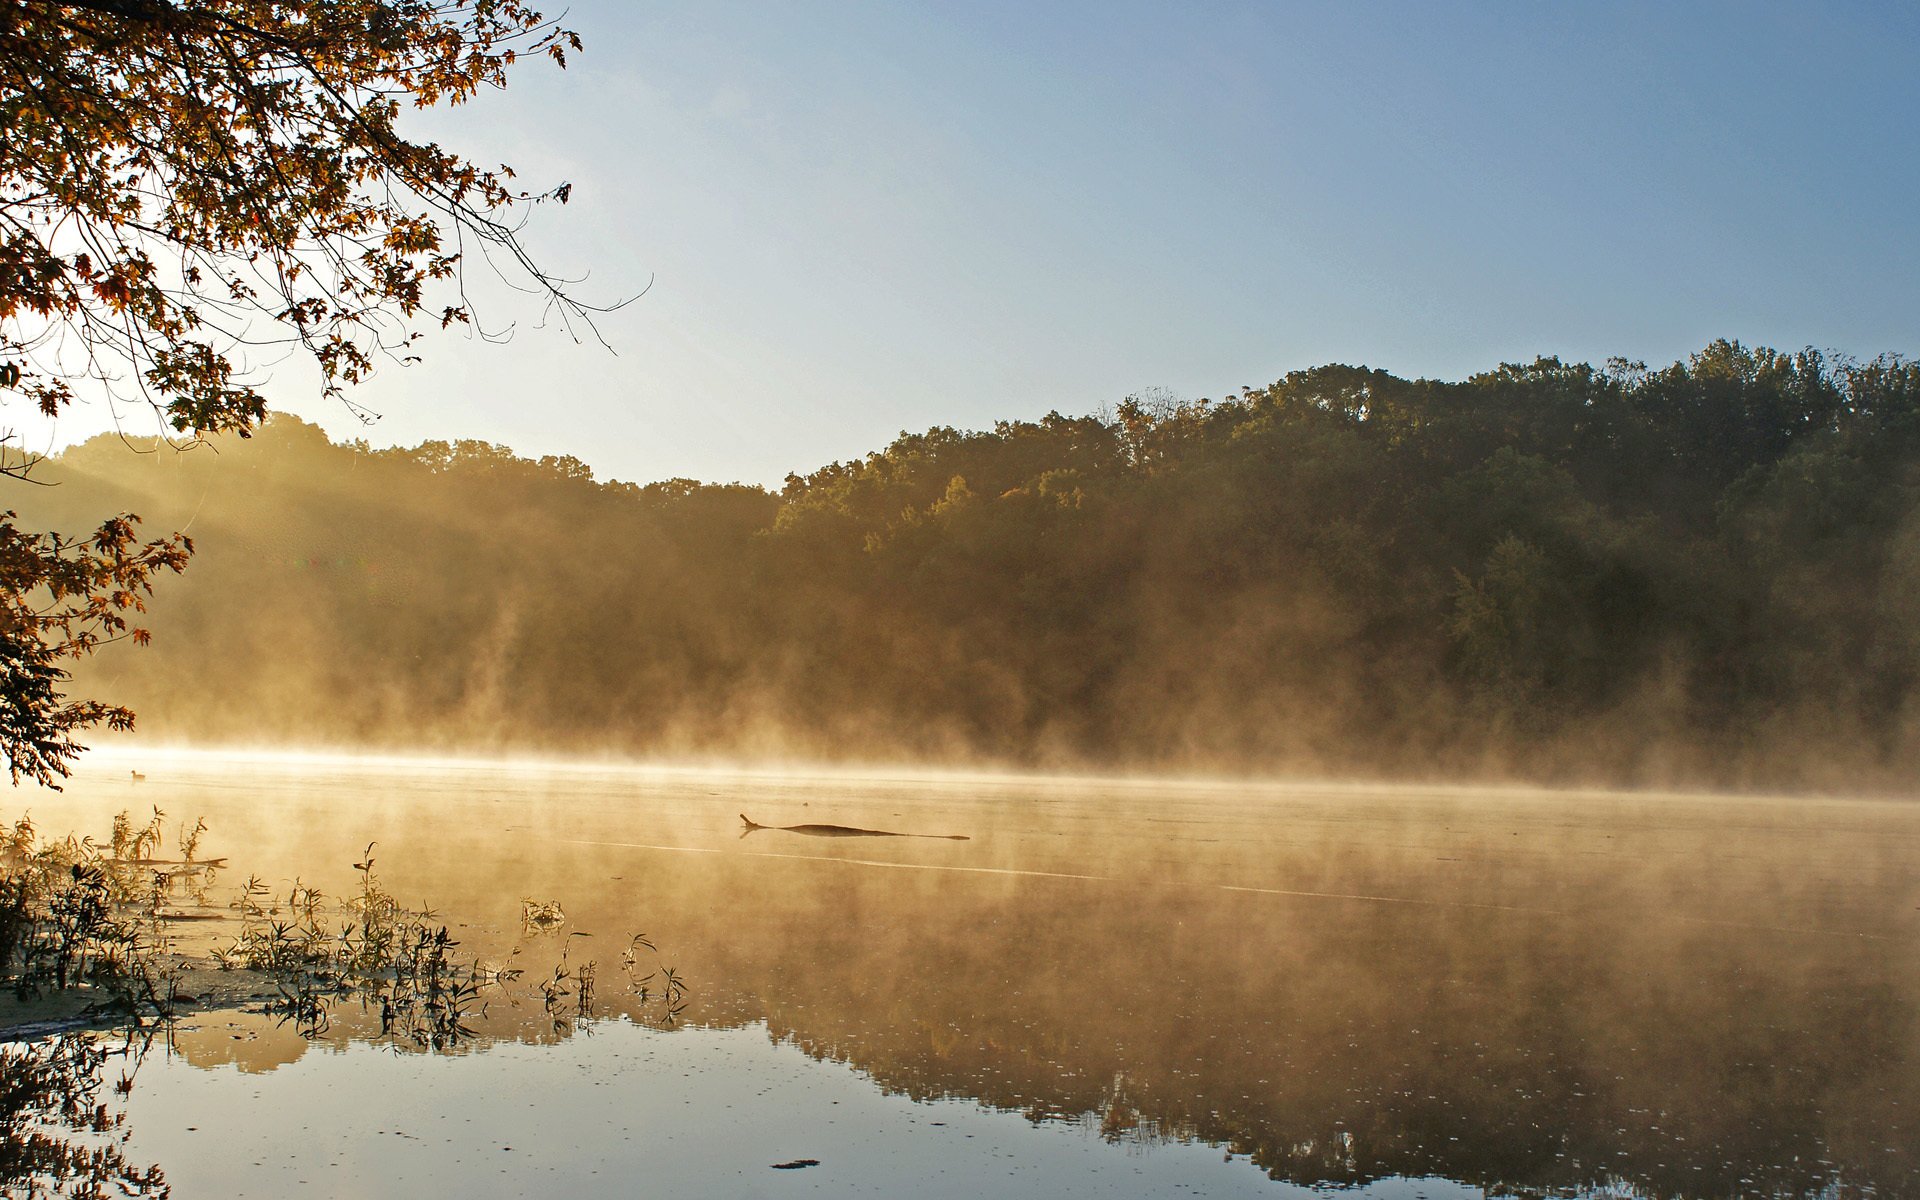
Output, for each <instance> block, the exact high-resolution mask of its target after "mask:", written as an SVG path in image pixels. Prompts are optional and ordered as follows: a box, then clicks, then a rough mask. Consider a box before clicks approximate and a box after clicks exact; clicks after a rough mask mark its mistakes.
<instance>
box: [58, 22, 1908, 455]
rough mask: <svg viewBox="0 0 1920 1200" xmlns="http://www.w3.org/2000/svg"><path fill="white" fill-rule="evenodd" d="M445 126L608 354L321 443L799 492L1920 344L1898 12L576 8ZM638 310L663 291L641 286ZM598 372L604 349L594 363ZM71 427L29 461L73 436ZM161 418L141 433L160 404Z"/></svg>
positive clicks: (538, 364) (479, 388)
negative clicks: (1156, 396) (1271, 418)
mask: <svg viewBox="0 0 1920 1200" xmlns="http://www.w3.org/2000/svg"><path fill="white" fill-rule="evenodd" d="M565 23H566V24H567V25H569V26H571V27H572V28H574V29H575V30H577V31H578V32H579V33H580V34H581V36H582V38H583V39H584V40H585V43H586V49H585V52H584V53H583V54H581V55H579V56H578V57H577V58H576V59H575V60H574V62H573V64H572V65H571V66H570V68H569V69H568V70H566V71H564V72H562V71H558V70H555V69H552V68H550V67H549V66H547V65H545V64H542V63H535V62H524V63H522V64H520V65H519V66H518V67H517V68H516V70H515V72H514V73H513V76H512V78H511V81H510V85H509V87H508V88H507V89H506V90H505V91H504V92H502V93H499V94H495V95H489V96H487V97H484V98H483V99H482V100H480V101H479V102H476V103H474V104H470V105H467V106H464V107H462V108H459V109H456V110H450V111H435V112H431V113H428V114H424V115H423V116H422V117H421V118H420V125H419V126H418V128H419V129H420V130H421V131H422V132H424V133H426V134H429V135H431V136H432V137H434V138H435V139H437V140H440V141H441V142H442V143H443V144H445V145H447V146H448V147H450V148H454V149H458V150H461V151H464V152H466V153H468V154H469V155H470V156H471V157H472V158H474V159H476V160H478V161H481V162H486V163H492V162H506V163H510V164H512V165H513V166H514V168H515V169H516V170H517V171H518V172H519V174H520V178H521V180H522V182H523V183H525V184H526V185H528V186H529V187H534V188H545V187H548V186H551V185H553V184H557V183H560V182H562V181H566V182H570V183H571V184H572V185H573V189H572V198H571V202H570V203H569V204H568V205H567V206H566V207H564V208H562V207H558V206H544V207H542V208H540V209H539V210H538V211H537V212H535V213H534V214H533V220H532V223H531V224H530V226H529V227H528V229H527V232H526V235H525V239H526V242H527V244H528V245H529V247H530V248H531V250H532V251H533V253H534V254H535V256H536V257H537V258H538V259H539V260H540V261H541V262H542V263H543V265H545V266H547V267H548V268H549V269H551V270H552V271H553V272H555V273H557V274H560V275H565V276H569V277H575V276H584V279H583V280H582V282H580V283H579V284H578V285H577V286H576V287H575V289H574V291H575V293H576V294H577V295H579V296H580V297H582V298H584V299H586V300H589V301H601V302H612V301H617V300H621V299H625V298H628V297H634V296H636V295H638V298H637V299H633V300H632V302H631V303H629V304H627V305H626V306H625V307H623V308H621V309H619V310H618V311H617V312H614V313H610V314H607V315H606V316H604V317H603V318H601V319H600V321H599V323H598V329H599V334H600V336H601V337H602V338H604V340H605V341H606V343H607V344H608V345H607V347H603V346H601V345H599V344H598V343H597V342H595V341H593V340H591V339H589V340H587V341H586V342H585V343H584V344H576V343H575V342H574V341H573V340H571V339H570V338H569V337H568V336H567V335H566V334H565V332H564V331H562V330H560V329H557V328H553V327H546V328H542V327H540V322H539V317H540V312H539V309H538V307H537V305H535V304H534V303H533V302H532V301H531V300H530V299H529V298H527V297H523V296H519V295H516V294H513V293H512V292H510V291H508V290H506V289H504V288H484V289H482V291H481V293H480V301H481V312H480V315H481V317H482V319H483V320H484V321H486V322H488V323H490V324H492V325H505V324H508V323H512V324H514V325H515V332H514V336H513V338H512V339H511V340H510V341H509V342H507V343H506V344H505V345H493V344H489V343H487V342H485V341H482V340H479V339H474V338H471V337H466V336H462V335H459V334H434V335H431V336H429V337H428V338H427V339H426V340H425V342H424V343H423V347H422V354H423V358H424V361H423V362H421V363H420V364H418V365H415V366H411V367H407V368H404V369H402V368H398V367H394V368H390V369H387V370H385V371H384V372H383V373H382V374H381V375H380V376H378V377H377V378H376V379H375V381H374V382H373V383H371V384H369V385H367V386H365V387H362V388H361V389H359V390H358V391H357V392H356V393H355V399H356V401H357V402H358V403H359V404H361V405H363V406H365V407H366V408H369V409H371V410H373V411H375V412H377V413H379V414H380V419H379V420H378V421H377V422H375V423H374V424H372V425H370V426H361V425H360V424H359V423H357V422H356V420H355V419H354V418H353V416H352V414H351V413H350V412H349V411H348V410H347V409H346V408H345V407H344V406H342V405H340V404H338V403H337V402H332V401H328V400H325V399H324V398H322V397H320V396H319V395H318V391H319V389H318V378H317V372H316V371H314V370H313V369H312V368H311V367H310V366H303V365H302V364H300V363H298V362H297V361H289V362H287V363H284V364H281V366H280V367H279V368H277V370H276V372H275V374H274V377H273V379H272V382H271V384H270V385H269V387H268V389H267V390H268V395H269V397H270V398H271V400H272V402H273V403H274V404H275V405H277V406H278V407H280V408H282V409H285V410H287V411H291V412H294V413H297V414H299V415H301V416H303V417H306V418H308V419H310V420H315V421H317V422H319V423H320V424H322V425H323V426H325V427H326V428H327V429H328V430H329V431H330V432H331V433H333V434H334V435H335V436H336V437H341V438H347V437H364V438H366V439H368V440H369V441H371V442H373V443H375V444H402V445H411V444H415V443H417V442H420V441H422V440H425V439H429V438H445V439H455V438H479V439H482V440H486V441H490V442H497V443H501V444H504V445H507V446H509V447H511V448H512V449H514V450H515V451H517V452H519V453H521V454H525V455H530V456H540V455H546V454H570V455H573V456H575V457H577V458H580V459H583V460H585V461H586V462H587V463H588V464H590V465H591V466H592V467H593V468H594V469H595V470H596V472H597V473H598V474H599V475H600V477H602V478H615V479H628V480H634V481H640V482H645V481H650V480H654V479H661V478H668V477H675V476H686V477H693V478H698V479H706V480H714V481H731V480H742V481H746V482H753V483H766V484H777V483H778V482H779V481H780V479H781V478H782V477H783V476H785V475H786V474H787V473H788V472H789V471H799V472H802V473H805V472H807V471H811V470H814V469H816V468H818V467H820V466H822V465H824V464H826V463H828V462H831V461H836V460H844V459H849V458H857V457H859V456H861V455H863V454H865V453H867V452H869V451H872V450H876V449H879V448H881V447H883V446H885V445H886V444H887V443H888V442H889V441H891V440H892V439H893V438H894V437H895V436H897V435H898V434H899V433H901V432H902V431H921V430H925V429H927V428H929V427H931V426H935V425H952V426H957V427H961V428H980V427H986V426H990V425H991V424H992V423H993V422H994V421H996V420H1000V419H1010V418H1034V417H1038V416H1041V415H1043V414H1045V413H1046V412H1048V411H1049V410H1058V411H1061V412H1065V413H1070V414H1076V413H1087V412H1092V411H1096V410H1099V409H1100V408H1102V407H1103V406H1111V405H1112V404H1114V403H1115V402H1117V401H1119V400H1120V399H1122V398H1124V397H1125V396H1127V395H1129V394H1131V393H1137V392H1142V391H1146V390H1149V389H1166V390H1170V391H1172V392H1173V393H1176V394H1178V395H1180V396H1183V397H1189V398H1191V397H1198V396H1219V395H1222V394H1224V393H1226V392H1228V391H1232V390H1235V389H1238V388H1240V387H1242V386H1246V385H1255V386H1257V385H1262V384H1265V383H1269V382H1272V381H1273V380H1275V379H1277V378H1279V377H1280V376H1281V375H1283V374H1284V373H1285V372H1287V371H1289V370H1295V369H1300V368H1305V367H1310V366H1315V365H1319V364H1322V363H1329V362H1345V363H1354V364H1365V365H1368V366H1373V367H1380V368H1385V369H1387V370H1390V371H1393V372H1396V373H1398V374H1402V375H1407V376H1427V377H1434V378H1445V379H1458V378H1462V377H1464V376H1466V375H1469V374H1471V373H1473V372H1476V371H1480V370H1485V369H1489V368H1491V367H1493V366H1495V365H1497V364H1498V363H1500V362H1503V361H1530V360H1531V359H1533V358H1534V357H1535V356H1538V355H1558V356H1560V357H1562V358H1563V359H1576V360H1585V361H1591V362H1596V363H1597V362H1600V361H1602V360H1604V359H1606V358H1608V357H1611V356H1615V355H1619V356H1624V357H1627V358H1634V359H1641V360H1644V361H1647V362H1650V363H1653V364H1655V365H1659V364H1662V363H1666V362H1671V361H1674V360H1675V359H1678V358H1681V357H1684V356H1685V355H1686V354H1688V353H1689V352H1691V351H1694V350H1697V349H1699V348H1700V347H1701V346H1703V345H1704V344H1705V343H1706V342H1707V341H1709V340H1711V339H1713V338H1716V337H1731V338H1737V339H1739V340H1741V341H1744V342H1747V343H1748V344H1760V345H1770V346H1774V347H1776V348H1780V349H1798V348H1801V347H1803V346H1814V347H1817V348H1821V349H1827V350H1833V351H1838V352H1841V353H1845V354H1852V355H1856V356H1860V357H1871V356H1872V355H1875V354H1878V353H1881V352H1887V351H1892V352H1897V353H1901V354H1905V355H1908V356H1914V355H1920V219H1917V218H1916V213H1920V202H1917V200H1916V198H1920V154H1917V153H1916V152H1915V148H1916V147H1917V146H1920V68H1916V66H1915V64H1916V63H1920V7H1917V6H1914V5H1912V4H1909V3H1899V4H1895V3H1886V4H1868V3H1848V2H1846V0H1829V2H1825V3H1820V4H1802V5H1788V4H1768V3H1760V2H1754V3H1710V2H1701V3H1692V2H1690V3H1686V4H1671V3H1644V4H1642V3H1610V4H1584V3H1566V4H1539V3H1537V2H1516V3H1450V4H1446V5H1434V4H1420V3H1370V2H1366V0H1339V2H1337V3H1331V2H1330V3H1281V2H1269V3H1227V2H1205V0H1202V2H1195V3H1184V4H1135V3H1127V2H1125V0H1101V2H1099V3H1080V2H1078V0H1049V2H1048V3H1044V4H1034V3H1031V2H1017V3H1016V2H1006V3H1000V2H991V3H908V2H897V3H871V4H868V3H843V2H839V0H806V2H805V3H790V4H782V3H772V2H767V3H734V2H731V0H700V2H699V3H687V2H684V0H683V2H681V3H659V2H646V3H640V2H627V0H576V3H574V4H573V5H572V6H571V8H570V9H569V10H568V11H567V14H566V17H565ZM642 292H644V294H639V293H642ZM608 347H610V348H608ZM104 423H105V414H102V413H100V412H97V411H91V410H88V411H77V412H75V413H73V414H71V415H69V416H67V417H64V418H62V420H61V422H60V424H59V426H58V427H57V428H55V429H52V430H34V429H32V428H31V427H30V428H29V429H28V430H27V437H28V441H29V444H34V442H35V441H36V439H37V442H38V445H39V446H40V447H46V446H53V445H58V444H60V443H62V442H65V441H70V440H74V439H77V438H79V437H84V436H88V435H90V434H92V433H94V432H96V431H97V430H98V429H99V428H101V427H102V425H103V424H104ZM125 428H126V429H127V431H128V432H131V433H144V432H151V431H152V426H151V422H150V421H148V422H147V423H146V424H144V425H143V424H142V422H141V421H140V420H139V419H135V418H131V417H129V418H128V419H127V420H126V424H125Z"/></svg>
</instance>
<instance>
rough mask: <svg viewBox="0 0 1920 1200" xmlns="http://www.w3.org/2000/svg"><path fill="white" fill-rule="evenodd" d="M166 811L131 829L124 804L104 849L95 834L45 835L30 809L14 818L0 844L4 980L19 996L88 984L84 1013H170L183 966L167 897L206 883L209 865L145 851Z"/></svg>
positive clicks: (0, 973) (0, 970)
mask: <svg viewBox="0 0 1920 1200" xmlns="http://www.w3.org/2000/svg"><path fill="white" fill-rule="evenodd" d="M163 816H164V814H162V813H161V812H160V811H159V810H158V809H155V810H154V817H153V820H152V821H151V822H150V823H149V824H148V825H147V826H146V827H145V828H144V829H142V830H141V831H139V832H137V833H136V832H135V831H134V830H133V825H132V820H131V819H130V817H129V816H128V814H127V813H125V812H122V813H120V814H119V815H118V816H116V817H115V818H114V823H113V832H112V835H111V838H110V842H109V845H110V847H111V849H110V850H109V852H107V853H102V852H101V851H100V849H99V847H98V846H97V845H96V844H95V843H94V842H93V840H92V839H91V838H80V837H73V836H69V837H67V838H65V839H63V840H61V841H57V842H46V841H43V840H42V839H41V838H39V836H38V835H37V832H36V830H35V828H34V825H33V821H32V819H31V818H30V817H22V818H20V819H19V820H17V821H16V822H14V825H13V827H12V830H11V831H10V833H9V834H8V835H7V836H6V838H5V842H4V845H3V846H0V985H4V986H5V987H7V988H8V989H9V990H11V991H12V992H13V993H14V995H15V996H16V997H17V998H19V999H22V1000H25V999H30V998H32V997H35V996H38V995H42V994H44V993H48V992H66V991H70V990H75V989H85V990H86V991H87V992H88V993H90V994H91V995H92V996H93V999H92V1000H91V1002H90V1003H88V1004H87V1005H86V1006H85V1007H84V1008H83V1009H82V1015H89V1014H99V1013H106V1012H114V1013H120V1014H125V1015H131V1016H135V1017H145V1016H152V1017H158V1018H163V1019H164V1018H166V1017H170V1016H171V1015H172V1014H173V1012H174V1010H175V1007H176V1005H177V1003H178V999H179V969H178V963H177V962H176V961H174V958H173V956H172V954H171V946H170V943H169V939H168V937H167V935H166V931H165V923H166V920H167V914H166V913H165V911H164V905H165V904H166V903H167V901H168V900H169V898H170V897H172V895H173V894H174V892H175V890H176V884H178V883H179V881H181V880H182V879H183V878H192V879H193V880H194V886H195V887H198V888H204V887H205V886H207V884H208V883H209V881H210V877H211V869H210V868H206V867H204V865H203V866H202V867H196V868H195V869H194V870H193V871H191V872H184V873H183V872H181V871H179V870H176V869H174V868H176V867H178V866H180V865H181V864H178V863H175V862H172V861H170V860H162V859H155V858H151V857H149V855H150V854H151V853H152V852H154V851H155V850H157V849H158V848H159V839H160V836H161V830H162V828H163V826H162V825H161V819H162V817H163ZM201 824H202V828H204V822H203V823H201ZM195 836H196V840H197V835H195Z"/></svg>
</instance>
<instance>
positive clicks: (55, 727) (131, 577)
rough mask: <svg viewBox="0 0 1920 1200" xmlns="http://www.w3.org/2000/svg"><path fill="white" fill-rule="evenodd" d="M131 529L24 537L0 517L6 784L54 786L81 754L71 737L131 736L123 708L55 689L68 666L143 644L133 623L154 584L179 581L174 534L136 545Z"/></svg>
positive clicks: (188, 550) (130, 523)
mask: <svg viewBox="0 0 1920 1200" xmlns="http://www.w3.org/2000/svg"><path fill="white" fill-rule="evenodd" d="M138 521H139V518H137V517H133V516H120V517H115V518H112V519H111V520H108V521H106V522H104V523H103V524H101V526H100V527H99V529H97V530H95V531H94V533H93V535H92V536H91V537H89V538H85V539H80V538H71V537H66V536H63V535H61V534H57V533H33V532H29V531H27V530H23V529H21V528H19V527H18V526H17V525H15V524H14V520H13V514H12V513H11V512H5V513H0V754H4V755H5V756H6V759H7V768H8V771H9V772H10V773H11V775H12V778H13V782H15V783H19V782H20V780H21V779H22V778H23V777H25V778H30V779H32V780H34V781H35V782H37V783H40V784H42V785H45V786H49V787H54V786H58V785H57V780H58V778H59V777H61V776H64V775H65V774H66V773H67V763H68V762H69V760H71V759H72V758H73V756H74V755H75V754H77V753H79V751H80V746H79V744H78V743H77V742H76V741H75V740H74V734H75V732H76V731H78V730H81V729H85V728H88V727H90V726H94V725H99V724H102V723H104V724H106V726H107V727H108V728H110V729H119V730H124V729H131V728H132V727H133V713H132V711H131V710H130V709H127V708H125V707H123V706H119V705H113V704H107V703H104V702H102V701H98V700H85V699H83V700H69V699H67V698H66V695H65V693H64V692H63V690H62V689H63V686H64V685H65V683H66V682H67V680H68V679H69V678H70V672H69V671H68V669H67V666H66V664H67V663H69V662H71V661H72V660H74V659H76V658H80V657H83V656H85V655H88V654H91V653H93V652H94V651H95V650H97V649H98V648H100V647H101V646H104V645H107V644H108V643H111V642H116V641H120V640H123V639H124V640H129V641H132V642H134V643H136V644H139V645H145V644H146V642H147V640H148V632H147V629H146V628H145V626H144V625H139V624H135V623H134V622H135V621H136V620H137V619H138V618H139V617H140V616H141V615H142V614H144V613H145V612H146V610H147V609H146V597H147V596H149V595H150V594H152V591H153V583H154V580H155V578H156V577H158V576H159V575H160V574H162V573H163V572H173V573H175V574H178V573H179V572H180V571H181V569H183V568H184V567H185V566H186V564H187V558H188V556H189V555H191V554H192V553H193V542H192V541H191V540H190V539H188V538H187V537H185V536H183V535H179V534H175V535H174V536H172V537H168V538H161V539H159V540H156V541H149V542H142V541H141V540H140V539H139V538H138V537H137V536H136V534H135V526H136V525H137V524H138Z"/></svg>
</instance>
